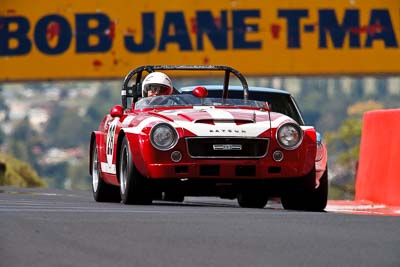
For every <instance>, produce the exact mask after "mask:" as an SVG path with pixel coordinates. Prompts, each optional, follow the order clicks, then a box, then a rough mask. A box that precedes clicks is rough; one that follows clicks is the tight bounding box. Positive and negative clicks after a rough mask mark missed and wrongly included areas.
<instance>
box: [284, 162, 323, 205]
mask: <svg viewBox="0 0 400 267" xmlns="http://www.w3.org/2000/svg"><path fill="white" fill-rule="evenodd" d="M281 201H282V206H283V207H284V208H285V209H289V210H304V211H323V210H324V209H325V207H326V205H327V202H328V169H326V171H325V172H324V174H323V175H322V177H321V179H320V185H319V187H318V188H315V170H313V171H311V172H310V174H309V175H307V176H306V177H304V178H303V183H302V185H300V186H296V188H292V189H289V190H288V191H287V192H286V193H285V194H284V195H282V198H281Z"/></svg>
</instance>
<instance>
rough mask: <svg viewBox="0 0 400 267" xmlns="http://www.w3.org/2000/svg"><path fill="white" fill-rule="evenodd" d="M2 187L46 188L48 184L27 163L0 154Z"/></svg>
mask: <svg viewBox="0 0 400 267" xmlns="http://www.w3.org/2000/svg"><path fill="white" fill-rule="evenodd" d="M0 166H1V168H0V169H1V170H0V186H16V187H45V186H46V183H45V181H44V180H43V179H41V178H40V177H39V176H38V174H37V173H36V171H35V170H34V169H33V168H32V166H30V165H29V164H28V163H27V162H23V161H21V160H18V159H16V158H14V157H12V156H9V155H6V154H0Z"/></svg>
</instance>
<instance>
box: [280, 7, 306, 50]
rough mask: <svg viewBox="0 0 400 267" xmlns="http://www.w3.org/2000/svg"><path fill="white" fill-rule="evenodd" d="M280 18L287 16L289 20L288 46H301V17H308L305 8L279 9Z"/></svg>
mask: <svg viewBox="0 0 400 267" xmlns="http://www.w3.org/2000/svg"><path fill="white" fill-rule="evenodd" d="M278 17H279V18H286V21H287V33H286V36H287V47H288V48H300V19H301V18H304V17H308V11H307V10H305V9H283V10H278Z"/></svg>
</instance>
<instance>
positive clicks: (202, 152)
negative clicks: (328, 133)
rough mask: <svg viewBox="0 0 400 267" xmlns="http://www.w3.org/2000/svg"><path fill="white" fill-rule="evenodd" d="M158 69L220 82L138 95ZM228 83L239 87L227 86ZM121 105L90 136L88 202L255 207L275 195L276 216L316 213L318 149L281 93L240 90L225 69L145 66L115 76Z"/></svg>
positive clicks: (321, 176)
mask: <svg viewBox="0 0 400 267" xmlns="http://www.w3.org/2000/svg"><path fill="white" fill-rule="evenodd" d="M161 71H162V72H166V71H173V72H174V73H176V72H178V71H187V72H191V71H192V72H194V71H203V72H205V73H206V74H207V75H211V74H210V73H212V76H213V77H214V76H215V73H217V74H223V75H220V76H221V77H222V79H221V80H222V82H221V84H219V85H205V84H202V85H196V86H190V87H183V88H173V91H172V94H169V95H160V96H152V97H150V96H149V97H146V96H143V95H142V92H143V88H144V79H145V77H147V76H149V77H150V75H153V74H154V73H156V72H161ZM189 75H190V74H189ZM232 77H234V78H235V80H237V81H239V84H240V85H232V84H230V81H231V80H232V79H231V78H232ZM260 92H261V98H260V97H259V95H260V94H259V93H260ZM275 96H281V98H280V99H281V101H278V100H277V99H279V97H278V98H277V97H275ZM285 97H286V98H285ZM260 99H261V100H262V101H260ZM285 99H286V100H285ZM121 100H122V101H121V102H122V103H121V104H117V105H115V106H113V107H112V108H111V110H110V112H109V114H106V115H105V116H104V118H103V120H102V121H101V122H100V125H99V128H98V130H97V131H93V132H92V133H91V139H90V160H89V172H90V174H91V176H92V185H93V187H92V188H93V196H94V199H95V200H96V201H99V202H120V201H121V200H122V203H124V204H150V203H151V202H152V201H153V200H167V201H183V200H184V197H185V196H219V197H222V198H229V199H235V198H236V199H237V201H238V203H239V205H240V206H241V207H250V208H263V207H264V206H265V205H266V204H267V202H268V199H269V198H270V197H280V198H281V201H282V205H283V207H284V208H285V209H295V210H309V211H322V210H323V209H324V208H325V207H326V204H327V196H328V171H327V152H326V149H325V146H324V144H323V142H322V140H321V137H320V135H319V134H318V133H317V131H316V130H315V129H314V128H313V127H311V126H305V125H304V121H303V119H302V117H301V114H300V112H299V109H298V108H297V105H296V103H295V102H294V101H293V98H292V97H291V96H290V95H289V94H288V93H287V92H285V91H282V90H273V89H268V88H255V87H250V88H249V86H248V84H247V81H246V79H245V77H244V76H243V75H242V74H241V73H240V72H239V71H237V70H235V69H233V68H231V67H227V66H192V65H183V66H181V65H178V66H175V65H147V66H141V67H138V68H136V69H133V70H132V71H130V72H129V73H128V75H127V76H126V77H125V79H124V81H123V86H122V90H121Z"/></svg>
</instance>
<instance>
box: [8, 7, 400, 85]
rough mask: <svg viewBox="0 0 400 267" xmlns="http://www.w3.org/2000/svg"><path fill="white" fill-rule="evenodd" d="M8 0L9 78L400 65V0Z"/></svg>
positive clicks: (374, 70) (391, 70)
mask: <svg viewBox="0 0 400 267" xmlns="http://www.w3.org/2000/svg"><path fill="white" fill-rule="evenodd" d="M1 2H2V3H1V5H0V81H17V80H48V79H98V78H103V79H107V78H123V77H124V76H125V74H126V73H127V72H128V71H129V70H131V69H132V68H135V67H137V66H139V65H146V64H178V65H183V64H196V65H198V64H215V65H229V66H232V67H234V68H237V69H238V70H240V71H241V72H243V73H244V74H246V75H325V74H328V75H342V74H350V75H351V74H367V75H368V74H372V75H375V74H399V73H400V64H399V59H400V49H399V45H400V12H399V11H400V1H399V0H335V1H326V0H303V1H293V0H281V1H258V0H246V1H239V0H218V1H204V0H186V1H180V0H168V1H165V0H153V1H132V0H115V1H108V0H85V1H81V0H54V1H48V0H36V1H28V0H2V1H1Z"/></svg>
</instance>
